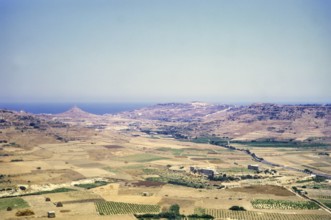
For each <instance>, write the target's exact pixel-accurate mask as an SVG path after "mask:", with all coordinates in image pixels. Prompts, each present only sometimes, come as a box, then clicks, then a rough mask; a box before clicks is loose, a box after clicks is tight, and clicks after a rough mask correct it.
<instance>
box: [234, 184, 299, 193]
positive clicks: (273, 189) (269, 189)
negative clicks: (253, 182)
mask: <svg viewBox="0 0 331 220" xmlns="http://www.w3.org/2000/svg"><path fill="white" fill-rule="evenodd" d="M229 191H233V192H243V193H252V194H272V195H276V196H293V195H294V194H293V193H292V192H290V191H288V190H287V189H285V188H284V187H281V186H273V185H261V186H247V187H242V188H233V189H229Z"/></svg>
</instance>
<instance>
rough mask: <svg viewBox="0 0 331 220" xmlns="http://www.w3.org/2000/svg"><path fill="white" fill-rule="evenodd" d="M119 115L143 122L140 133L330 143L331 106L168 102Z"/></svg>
mask: <svg viewBox="0 0 331 220" xmlns="http://www.w3.org/2000/svg"><path fill="white" fill-rule="evenodd" d="M120 116H121V117H124V118H130V119H136V120H144V125H143V127H142V128H141V129H142V130H143V131H149V130H151V131H152V132H154V133H155V132H156V133H161V134H167V135H173V136H176V137H186V138H194V137H201V136H216V137H226V138H231V139H237V140H259V139H275V140H298V141H312V140H314V141H315V140H319V141H321V140H322V141H330V138H331V105H279V104H268V103H259V104H252V105H245V106H235V105H214V104H206V103H204V104H203V105H201V104H199V105H196V104H195V103H188V104H181V103H169V104H159V105H154V106H150V107H147V108H142V109H138V110H135V111H132V112H126V113H122V114H120ZM165 122H166V123H165Z"/></svg>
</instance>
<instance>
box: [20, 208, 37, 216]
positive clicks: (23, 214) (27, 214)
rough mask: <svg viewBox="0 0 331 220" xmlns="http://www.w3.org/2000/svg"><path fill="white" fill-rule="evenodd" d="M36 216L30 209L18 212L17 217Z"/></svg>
mask: <svg viewBox="0 0 331 220" xmlns="http://www.w3.org/2000/svg"><path fill="white" fill-rule="evenodd" d="M30 215H34V212H33V211H32V210H30V209H24V210H20V211H17V212H16V216H30Z"/></svg>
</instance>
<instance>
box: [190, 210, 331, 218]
mask: <svg viewBox="0 0 331 220" xmlns="http://www.w3.org/2000/svg"><path fill="white" fill-rule="evenodd" d="M196 213H203V214H209V215H212V216H214V217H216V218H217V219H240V220H330V219H331V217H330V216H329V215H314V214H281V213H269V212H265V213H262V212H255V211H230V210H224V209H196Z"/></svg>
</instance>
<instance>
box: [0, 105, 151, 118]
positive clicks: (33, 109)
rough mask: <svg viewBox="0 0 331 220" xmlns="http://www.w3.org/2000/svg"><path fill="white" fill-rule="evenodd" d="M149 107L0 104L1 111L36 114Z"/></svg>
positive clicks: (117, 111)
mask: <svg viewBox="0 0 331 220" xmlns="http://www.w3.org/2000/svg"><path fill="white" fill-rule="evenodd" d="M149 105H152V103H0V109H8V110H15V111H21V110H22V111H25V112H29V113H34V114H42V113H45V114H57V113H62V112H65V111H67V110H69V109H70V108H72V107H74V106H77V107H79V108H81V109H82V110H84V111H86V112H89V113H93V114H97V115H102V114H107V113H112V114H114V113H119V112H122V111H131V110H134V109H137V108H141V107H145V106H149Z"/></svg>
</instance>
